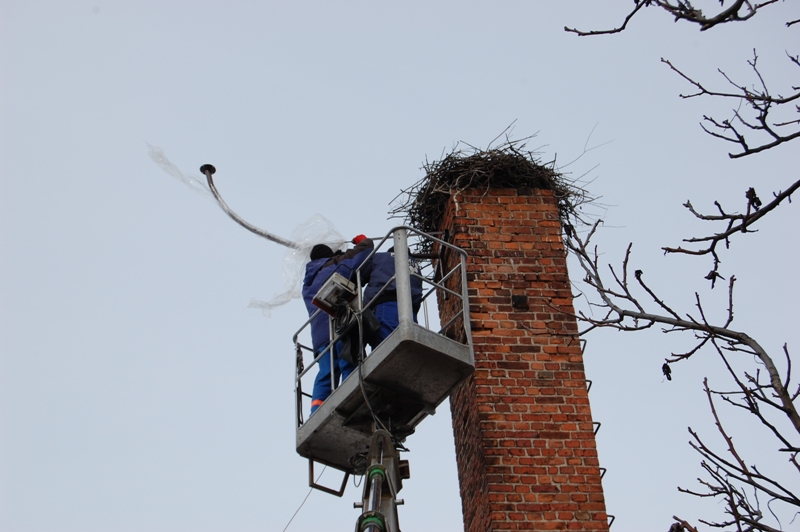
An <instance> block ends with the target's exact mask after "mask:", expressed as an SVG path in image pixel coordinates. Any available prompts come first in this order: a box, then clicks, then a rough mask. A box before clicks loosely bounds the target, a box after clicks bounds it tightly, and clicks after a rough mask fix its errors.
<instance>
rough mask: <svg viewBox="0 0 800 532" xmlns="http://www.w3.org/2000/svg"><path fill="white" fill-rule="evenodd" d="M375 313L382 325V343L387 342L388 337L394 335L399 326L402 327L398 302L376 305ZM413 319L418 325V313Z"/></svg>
mask: <svg viewBox="0 0 800 532" xmlns="http://www.w3.org/2000/svg"><path fill="white" fill-rule="evenodd" d="M373 312H374V314H375V317H376V318H377V319H378V322H380V324H381V331H380V337H381V339H380V342H383V341H384V340H386V337H387V336H389V335H390V334H392V331H394V330H395V329H397V326H398V325H400V317H399V314H398V313H397V301H385V302H383V303H378V304H377V305H375V308H374V309H373ZM413 318H414V323H417V315H416V313H415V314H414V316H413ZM380 342H379V343H380Z"/></svg>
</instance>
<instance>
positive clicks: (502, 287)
mask: <svg viewBox="0 0 800 532" xmlns="http://www.w3.org/2000/svg"><path fill="white" fill-rule="evenodd" d="M442 229H443V230H444V229H446V230H448V231H449V234H450V235H452V236H451V239H452V242H453V243H454V244H455V245H457V246H459V247H461V248H462V249H464V250H465V251H467V253H468V254H469V259H468V262H467V276H468V288H469V296H470V324H471V327H472V339H473V342H474V347H475V366H476V369H475V373H474V375H473V376H472V377H470V379H469V380H468V381H466V382H465V383H464V384H462V385H461V386H459V387H458V389H457V390H456V392H455V393H454V394H453V395H452V396H451V398H450V405H451V410H452V414H453V432H454V435H455V443H456V455H457V459H458V474H459V482H460V486H461V500H462V509H463V514H464V530H465V531H466V532H488V531H495V530H597V531H602V530H607V529H608V526H607V517H606V509H605V501H604V498H603V488H602V485H601V483H600V471H599V464H598V459H597V451H596V447H595V437H594V431H593V424H592V415H591V410H590V407H589V398H588V394H587V391H586V377H585V375H584V370H583V357H582V355H581V349H580V345H579V342H578V338H577V337H576V336H575V333H576V332H577V323H576V321H575V318H574V317H573V307H572V292H571V290H570V285H569V278H568V275H567V264H566V256H565V254H564V246H563V243H562V239H561V224H560V222H559V218H558V209H557V206H556V201H555V198H554V197H553V195H552V193H551V192H550V191H546V190H531V189H521V190H514V189H501V190H491V191H489V192H488V193H485V191H484V190H478V191H466V192H464V193H460V194H458V195H457V196H456V197H455V198H454V199H451V201H450V204H449V205H448V207H447V210H446V212H445V216H444V219H443V222H442ZM512 296H522V299H526V300H525V302H524V303H525V304H526V305H527V308H525V306H526V305H525V304H522V303H523V302H522V301H520V298H517V301H516V303H517V304H516V305H515V306H516V307H518V308H514V307H512ZM440 301H441V299H440ZM452 311H453V309H452V308H451V305H450V304H449V303H448V302H447V301H443V304H442V305H441V308H440V313H441V315H442V321H443V322H444V321H446V320H447V319H449V317H450V316H452Z"/></svg>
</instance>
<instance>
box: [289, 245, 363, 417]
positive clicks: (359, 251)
mask: <svg viewBox="0 0 800 532" xmlns="http://www.w3.org/2000/svg"><path fill="white" fill-rule="evenodd" d="M352 242H353V244H355V247H353V248H352V249H349V250H347V251H345V252H344V253H342V252H336V253H334V251H333V250H332V249H331V248H330V247H328V246H326V245H325V244H317V245H316V246H314V247H313V248H312V249H311V257H310V258H311V261H310V262H309V263H308V264H306V276H305V279H304V280H303V301H305V304H306V309H307V310H308V315H309V316H312V315H313V314H314V313H315V312H317V310H319V309H318V308H317V307H316V306H315V305H314V303H313V300H314V296H315V295H317V292H319V289H320V288H321V287H322V285H323V284H324V283H325V281H327V280H328V278H329V277H330V276H331V275H333V274H334V273H338V274H339V275H341V276H343V277H344V278H346V279H350V280H352V279H353V278H354V277H355V275H354V274H355V271H356V269H357V268H358V267H359V266H360V265H361V263H362V262H364V260H365V259H366V258H367V257H368V256H369V254H370V253H371V252H372V249H373V248H374V247H375V245H374V243H373V242H372V240H370V239H369V238H367V237H366V236H364V235H358V236H357V237H355V238H354V239H353V241H352ZM328 319H329V318H328V315H327V314H325V313H324V312H319V313H317V315H316V317H314V319H312V320H311V343H312V346H313V348H314V356H315V357H318V356H319V355H320V353H322V352H323V351H325V348H326V347H328V345H329V344H330V328H329V326H328ZM332 350H333V357H331V355H330V353H325V356H323V357H321V358H320V359H319V362H318V363H317V366H318V368H319V371H318V373H317V378H316V380H315V381H314V391H313V393H312V395H311V413H312V414H313V413H314V412H315V411H316V410H317V408H319V407H320V405H321V404H322V403H323V402H324V401H325V399H327V398H328V396H329V395H330V394H331V392H332V391H333V390H332V388H331V371H332V370H333V372H334V383H335V385H338V383H339V379H340V378H341V379H342V380H344V379H346V378H347V376H348V375H350V373H352V371H353V370H354V369H355V366H354V365H353V364H351V363H349V362H347V361H346V360H344V359H342V358H340V357H339V356H338V349H337V346H334V347H333V348H332ZM331 358H333V367H331Z"/></svg>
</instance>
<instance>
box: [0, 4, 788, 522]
mask: <svg viewBox="0 0 800 532" xmlns="http://www.w3.org/2000/svg"><path fill="white" fill-rule="evenodd" d="M712 3H716V2H712ZM629 6H630V2H611V1H609V2H598V1H593V2H591V1H588V0H580V1H578V0H575V1H570V2H555V1H553V2H546V1H532V0H529V1H503V2H486V1H484V2H475V1H467V2H438V3H437V2H413V1H412V2H403V3H402V5H399V4H395V5H392V4H389V3H378V2H365V1H361V2H358V1H356V2H350V1H345V2H335V3H334V2H318V1H303V2H292V3H289V2H284V3H278V2H253V1H238V0H228V1H226V2H208V1H205V2H180V1H174V2H164V1H161V2H155V1H152V0H138V1H136V2H133V1H105V0H93V1H92V0H90V1H86V2H84V1H58V2H56V1H52V0H27V1H25V2H21V1H9V0H0V161H2V190H3V192H2V194H0V201H2V208H0V216H2V225H0V227H2V233H0V238H1V239H2V240H1V242H2V250H3V251H2V259H1V260H2V262H1V263H0V264H1V266H2V281H1V283H2V284H1V285H0V286H2V300H1V301H2V316H1V317H0V334H2V337H1V338H2V344H1V346H2V352H1V353H0V529H2V530H4V531H9V532H34V531H36V532H39V531H81V532H87V531H107V530H115V531H139V530H152V531H188V530H192V531H221V530H241V531H272V530H283V528H284V526H285V525H286V523H287V522H288V520H289V518H290V517H291V516H292V514H293V513H294V511H295V510H296V509H297V507H298V506H299V505H300V503H301V502H302V500H303V498H304V497H305V495H306V493H307V492H308V488H307V469H306V468H307V465H306V462H304V461H303V460H302V459H300V458H299V457H298V456H297V455H296V454H295V452H294V442H295V439H294V438H295V434H294V425H293V414H294V412H293V406H292V405H293V403H292V401H293V395H292V374H293V360H294V353H293V351H292V344H291V335H292V333H293V332H294V330H296V329H297V327H299V326H300V325H301V324H302V322H303V320H304V319H305V309H304V308H303V305H302V303H300V302H299V301H295V302H293V303H291V304H289V305H287V306H286V307H284V308H282V309H281V310H280V311H277V312H275V313H273V316H272V317H271V318H266V317H264V316H262V315H261V314H260V313H259V312H258V311H255V310H252V309H248V308H247V305H248V303H249V302H250V300H251V299H252V298H257V299H269V298H270V297H272V296H274V295H275V294H277V293H278V292H280V291H282V289H283V284H282V281H281V267H282V259H283V255H284V250H283V248H280V247H279V246H277V245H275V244H272V243H270V242H267V241H265V240H262V239H259V238H258V237H256V236H254V235H252V234H250V233H248V232H246V231H245V230H243V229H242V228H240V227H238V226H237V225H235V224H234V223H233V222H232V221H230V220H229V219H228V218H227V217H226V216H225V215H224V214H223V213H222V212H221V211H220V210H219V209H218V208H217V207H216V206H215V205H214V204H213V202H211V201H209V200H208V199H206V198H204V197H203V196H201V195H198V194H195V193H193V192H192V191H191V190H189V189H188V188H187V187H185V186H184V185H182V184H181V183H179V182H177V181H175V180H172V179H170V178H169V177H168V176H167V175H166V174H164V173H163V172H162V171H161V170H160V169H159V168H158V167H157V166H156V165H155V164H154V163H153V162H152V161H151V160H150V159H149V158H148V156H147V146H146V143H150V144H152V145H155V146H159V147H161V148H163V149H164V150H165V152H166V154H167V156H168V157H169V158H170V159H171V160H172V162H174V163H175V164H177V165H178V166H179V167H180V168H181V169H183V170H184V171H186V172H190V173H195V174H199V172H197V168H198V167H199V166H200V165H201V164H203V163H213V164H214V165H216V167H217V170H218V173H217V176H216V181H217V184H218V187H219V189H220V190H221V191H222V193H223V195H224V197H225V198H226V200H227V201H228V203H229V205H231V207H232V208H233V209H234V210H236V211H237V212H239V213H240V214H241V215H243V216H244V217H245V218H247V219H248V220H249V221H251V222H252V223H255V224H256V225H259V226H261V227H265V228H267V229H268V230H270V231H271V232H274V233H276V234H278V235H281V236H289V235H290V234H291V231H292V229H293V228H294V227H295V226H296V225H297V224H298V223H301V222H303V221H304V220H306V219H308V218H309V217H310V216H312V215H314V214H316V213H320V214H323V215H324V216H326V217H327V218H329V219H330V220H331V221H332V222H333V223H334V224H335V225H336V226H337V228H338V229H339V231H341V233H343V234H344V235H345V236H346V237H351V236H353V235H355V234H358V233H367V234H370V235H380V234H383V233H384V232H386V231H387V230H388V229H390V228H391V227H392V226H393V225H394V224H393V222H392V221H388V220H387V212H388V210H389V205H388V203H389V202H390V201H391V200H392V198H394V197H395V196H396V194H397V193H398V192H399V190H400V189H401V188H405V187H408V186H409V185H411V184H412V183H414V182H415V181H417V180H418V179H419V178H420V177H422V172H421V170H420V167H421V166H422V164H423V162H424V160H425V159H426V158H428V159H435V158H437V157H438V156H440V155H441V154H442V152H443V150H449V149H450V148H451V147H452V146H453V144H454V143H455V142H457V141H459V140H463V141H466V142H469V143H471V144H473V145H477V146H485V145H486V144H487V143H488V142H489V141H491V140H492V139H493V138H494V137H496V136H497V135H498V134H499V133H500V132H502V131H503V130H504V129H505V128H506V127H507V126H508V125H509V124H511V123H512V122H513V121H515V120H516V121H517V122H516V125H515V129H514V135H515V136H516V137H525V136H528V135H532V134H538V136H537V137H536V138H535V139H533V140H532V141H531V142H530V143H529V147H530V148H539V149H540V151H541V152H542V158H543V160H545V161H552V160H553V159H556V160H557V163H558V165H559V166H560V167H563V169H564V171H568V172H572V175H573V176H574V177H578V176H582V175H584V174H586V175H585V179H586V180H587V181H591V184H589V185H588V186H589V189H590V191H591V192H592V193H593V194H594V195H596V196H601V197H602V199H601V200H599V203H600V204H602V205H605V206H606V207H607V208H604V209H600V208H598V209H596V210H595V211H594V212H595V213H596V214H598V215H601V216H603V217H604V218H605V219H606V224H605V228H604V229H603V230H602V232H601V234H600V237H599V240H600V242H601V243H602V245H603V246H604V249H605V250H606V254H605V255H604V256H605V257H607V258H608V259H609V260H617V259H618V258H620V257H621V254H622V252H623V251H624V248H625V246H626V245H627V243H628V242H629V241H634V242H635V245H634V251H635V253H636V255H635V260H636V265H637V266H636V267H637V268H641V269H643V270H644V271H645V274H646V276H647V278H648V279H649V280H650V281H651V282H652V283H653V286H655V287H657V288H660V289H662V290H664V291H665V292H666V293H668V294H669V295H670V296H671V297H673V298H674V304H675V305H676V306H680V305H681V304H683V305H685V306H686V307H685V308H687V309H689V308H690V307H691V304H692V298H693V293H694V291H695V290H697V291H700V292H701V295H702V296H703V297H705V298H708V301H709V302H710V301H712V300H713V301H717V302H718V303H719V305H718V309H719V312H722V311H724V308H725V306H724V294H723V293H722V292H720V291H717V292H719V293H717V292H714V293H710V292H709V290H708V287H707V283H706V282H705V281H703V280H702V276H703V275H705V273H706V272H707V271H708V269H710V265H709V264H706V263H703V262H702V261H696V260H694V261H693V260H690V259H687V258H685V257H684V258H681V257H663V256H662V254H661V252H660V246H662V245H674V244H677V243H678V242H679V240H680V239H681V238H683V237H686V236H691V235H692V234H693V233H694V232H697V231H699V230H700V227H699V226H698V224H696V223H694V222H693V220H691V219H690V217H689V215H688V214H687V213H685V212H684V209H683V208H682V207H681V204H682V203H683V202H685V201H686V200H687V199H691V200H692V201H693V203H694V205H695V206H696V207H698V208H703V209H705V210H710V209H711V208H712V205H713V200H715V199H718V200H720V201H721V202H723V204H726V205H729V206H730V208H731V210H734V209H738V208H740V207H741V206H742V205H743V194H744V191H745V190H746V189H747V187H750V186H755V187H756V189H757V191H758V192H759V194H761V195H762V197H769V196H770V194H771V192H772V191H773V190H778V189H780V188H781V187H785V186H786V184H787V183H788V182H789V181H790V180H791V179H795V178H796V171H797V157H796V153H797V150H796V147H791V146H784V147H781V148H779V149H776V150H773V151H771V152H767V153H765V154H762V155H758V156H755V157H750V158H747V159H745V160H741V161H730V160H729V159H728V157H727V155H726V153H727V150H728V149H729V146H725V145H723V144H722V143H720V142H719V141H715V140H713V139H711V138H709V137H708V136H707V135H704V134H703V133H702V131H701V130H700V128H699V127H698V125H697V124H698V122H699V121H700V119H701V117H702V115H703V114H709V113H711V112H717V113H718V114H720V115H727V113H728V112H729V107H730V105H729V104H722V105H721V104H718V103H715V102H710V101H703V100H697V99H695V100H690V101H681V100H680V99H679V98H678V93H680V92H681V91H684V92H686V91H688V90H689V87H687V85H686V83H685V82H684V81H683V80H681V79H680V78H679V77H678V76H676V75H675V74H674V73H672V72H670V71H669V69H668V68H667V67H666V66H664V65H662V64H661V63H660V62H659V58H661V57H666V58H669V59H671V60H672V61H673V62H674V63H675V64H676V65H678V66H680V67H682V68H685V69H686V71H688V72H690V73H692V74H694V75H696V76H698V77H703V79H704V80H709V81H710V80H714V81H716V82H720V83H721V78H719V76H718V75H716V74H715V72H714V69H715V68H716V67H720V68H723V69H724V70H726V71H727V72H729V73H731V74H734V75H737V76H741V77H743V78H744V76H745V75H746V74H747V66H746V64H745V61H746V59H748V58H750V57H751V54H752V49H753V47H757V48H758V50H759V54H760V56H761V59H760V63H761V64H763V68H764V71H765V73H767V74H768V75H769V76H770V79H771V80H774V82H775V84H776V86H783V87H785V86H786V85H787V84H788V83H789V82H790V78H789V77H788V74H787V64H788V61H787V60H786V58H785V51H786V50H788V51H790V52H793V53H797V52H798V50H797V49H796V48H797V37H796V35H797V33H796V30H794V33H793V32H792V31H793V30H787V29H785V28H784V27H783V25H782V24H781V22H782V20H783V19H780V18H777V17H775V16H772V15H771V14H770V12H769V10H767V11H765V12H764V14H763V15H759V16H758V17H756V18H755V19H754V20H752V21H751V22H747V23H746V25H741V24H740V25H738V26H729V27H721V28H718V29H715V30H713V31H710V32H705V33H700V32H698V31H697V30H696V29H695V28H693V27H690V26H687V25H682V24H674V23H673V22H672V21H671V20H669V19H668V18H667V17H665V16H661V15H660V14H656V13H653V14H648V13H645V14H644V15H643V16H641V17H639V20H637V21H636V23H635V24H633V25H632V27H631V28H630V30H628V31H626V32H625V33H623V34H621V35H615V36H609V37H598V38H591V39H589V38H578V37H576V36H574V35H570V34H567V33H565V32H564V31H563V27H564V26H565V25H569V26H578V27H584V28H605V27H610V26H612V25H615V24H617V23H618V22H620V21H621V20H622V18H623V15H624V10H625V9H627V8H628V7H629ZM787 9H794V10H795V12H797V9H798V8H797V5H792V6H790V7H789V8H787ZM799 16H800V15H798V14H797V13H795V16H794V17H792V18H798V17H799ZM792 48H794V49H792ZM744 79H749V78H744ZM794 83H795V85H796V84H797V82H796V80H795V82H794ZM592 132H593V133H592ZM590 135H591V137H590ZM601 144H602V145H603V146H602V147H600V148H598V149H595V150H592V151H590V152H588V153H586V154H585V155H584V156H583V157H582V158H580V159H579V160H577V161H576V162H575V163H573V164H571V165H569V166H566V167H564V166H563V165H565V164H566V163H568V162H569V161H572V160H573V159H575V158H576V157H578V156H580V155H581V153H582V152H583V150H584V146H586V145H588V146H589V147H591V146H598V145H601ZM796 227H797V213H796V206H794V205H786V206H784V207H782V208H781V210H780V211H779V212H777V213H776V214H775V215H774V216H772V217H771V218H770V219H768V220H765V223H764V226H763V228H762V230H761V232H759V233H757V234H754V235H750V236H749V237H748V238H747V240H746V241H738V242H735V244H734V246H733V249H732V250H731V251H730V252H725V254H724V256H723V261H724V271H723V274H724V275H729V274H731V273H735V274H736V276H737V278H739V279H740V283H739V287H738V290H739V299H738V306H737V314H736V316H737V322H736V323H737V324H738V325H739V327H740V328H742V329H746V330H748V331H749V332H751V334H752V335H753V336H755V337H757V338H758V339H759V340H760V341H762V343H763V344H765V345H766V346H767V348H768V349H772V350H773V351H777V350H778V349H779V348H780V346H781V345H783V343H784V342H787V343H788V344H789V347H790V349H792V348H796V347H797V344H798V330H797V320H796V310H795V308H796V307H795V305H794V302H795V300H796V299H797V297H798V295H800V294H799V293H798V283H797V275H796V266H795V265H796V262H797V259H798V251H797V231H796ZM573 274H574V276H575V277H576V280H577V278H579V277H580V274H578V273H576V271H575V269H574V265H573ZM588 342H589V343H588V347H587V350H586V367H587V374H588V378H589V379H591V380H592V381H593V383H594V384H593V387H592V391H591V401H592V408H593V412H594V416H595V419H596V420H597V421H600V422H601V423H602V428H601V430H600V432H599V434H598V446H599V453H600V462H601V465H602V466H604V467H607V468H608V473H607V475H606V476H605V478H604V481H603V482H604V487H605V492H606V499H607V506H608V511H609V513H610V514H614V515H616V522H615V523H614V526H613V529H612V530H614V531H615V532H631V531H640V530H662V529H663V530H666V529H667V528H668V527H669V523H670V519H671V516H672V515H673V514H676V513H679V514H681V515H683V516H684V517H686V518H695V517H697V516H698V515H700V512H701V510H702V508H703V506H702V505H701V504H699V503H698V502H697V501H695V500H693V499H692V498H690V497H687V496H685V495H680V494H678V493H677V491H676V489H675V488H676V486H677V485H683V486H692V485H693V483H694V479H695V478H696V477H697V476H698V474H699V472H700V470H699V466H698V462H699V457H698V456H696V455H694V454H693V453H692V452H691V450H690V449H689V447H688V445H687V444H686V442H687V440H688V433H687V432H686V427H687V426H688V425H690V424H691V425H692V426H693V427H695V428H698V429H701V430H703V431H705V433H706V434H708V435H709V437H710V438H713V437H714V435H713V431H712V428H711V426H710V425H709V419H708V418H709V416H708V413H707V408H706V406H705V403H704V400H703V397H702V394H701V384H702V376H703V375H704V374H706V373H709V372H713V371H714V369H713V368H715V362H714V361H713V359H712V358H711V355H710V354H709V355H707V356H706V357H705V358H702V359H701V358H698V360H693V361H691V362H689V363H685V364H680V365H678V366H676V367H674V375H675V380H673V381H672V382H671V383H667V382H664V381H663V378H662V376H661V374H660V366H661V363H662V362H663V358H664V357H665V356H667V355H668V354H669V353H670V352H671V351H678V350H680V349H681V348H682V347H685V346H686V345H688V342H689V339H688V338H687V339H683V340H681V339H679V338H677V337H676V338H671V337H669V336H666V337H665V336H664V335H661V334H659V333H658V332H657V331H653V332H651V333H648V334H642V335H636V336H632V335H622V334H613V333H602V332H601V333H598V334H593V335H590V336H589V338H588ZM795 352H796V349H795ZM742 430H743V432H741V434H742V435H743V439H746V435H747V434H748V432H747V430H748V429H747V428H746V426H745V425H742ZM749 443H752V445H753V447H754V448H756V449H757V448H758V445H759V443H762V442H758V441H752V442H749ZM408 446H409V448H410V449H411V453H409V454H408V455H407V458H408V459H409V460H410V461H411V471H412V478H411V479H410V480H409V481H407V482H406V483H405V488H404V490H403V492H402V496H403V498H404V499H405V501H406V505H405V506H403V507H401V508H400V520H401V525H402V527H403V529H404V530H419V531H425V530H460V529H461V526H462V525H461V510H460V500H459V497H458V484H457V478H456V469H455V457H454V452H453V442H452V434H451V432H450V415H449V407H448V406H447V404H443V405H442V407H440V409H439V411H438V413H437V414H436V415H435V416H434V417H432V418H429V419H428V420H426V421H425V423H423V424H422V425H421V426H420V428H419V430H418V433H417V434H415V435H414V436H412V437H411V438H409V440H408ZM772 447H773V445H772V444H771V443H770V448H772ZM780 465H782V464H780ZM337 480H338V479H337V478H335V476H331V477H329V481H330V483H332V484H333V483H336V482H337ZM359 496H360V491H359V490H358V489H354V488H353V487H352V486H351V487H350V488H348V491H347V493H346V494H345V496H344V497H343V498H342V499H337V498H334V497H331V496H329V495H325V494H323V493H320V492H314V493H312V494H311V496H310V498H309V500H308V502H307V503H306V505H305V507H304V508H303V509H302V510H301V511H300V513H299V514H298V516H297V518H296V519H295V521H294V522H293V523H292V525H291V527H290V528H289V530H296V531H304V530H319V529H320V528H323V527H324V528H325V529H330V530H349V529H351V528H352V526H353V523H354V521H355V519H356V517H357V515H358V513H357V510H354V509H353V507H352V503H353V502H354V501H355V500H357V499H358V498H359ZM712 506H713V504H712ZM705 508H708V506H705Z"/></svg>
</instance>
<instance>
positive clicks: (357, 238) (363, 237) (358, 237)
mask: <svg viewBox="0 0 800 532" xmlns="http://www.w3.org/2000/svg"><path fill="white" fill-rule="evenodd" d="M366 239H367V237H366V235H358V236H356V237H354V238H353V244H355V245H358V244H359V242H361V241H362V240H366Z"/></svg>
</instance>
